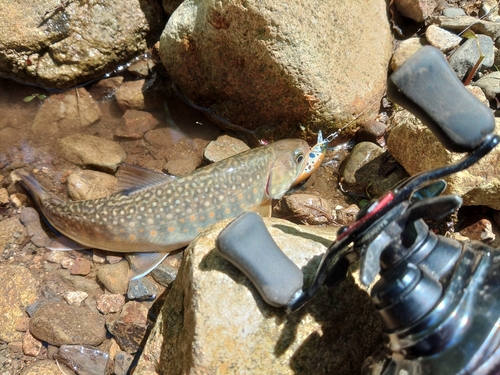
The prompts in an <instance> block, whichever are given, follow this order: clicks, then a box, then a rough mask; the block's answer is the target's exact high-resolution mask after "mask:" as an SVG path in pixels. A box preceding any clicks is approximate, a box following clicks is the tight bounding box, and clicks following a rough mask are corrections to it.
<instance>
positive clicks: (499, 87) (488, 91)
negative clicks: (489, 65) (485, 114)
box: [474, 71, 500, 100]
mask: <svg viewBox="0 0 500 375" xmlns="http://www.w3.org/2000/svg"><path fill="white" fill-rule="evenodd" d="M474 84H475V85H476V86H478V87H480V88H481V90H483V92H484V95H486V98H487V99H488V100H493V99H495V98H496V96H497V95H498V94H500V72H498V71H497V72H491V73H489V74H486V75H485V76H484V77H481V78H480V79H478V80H477V81H476V82H475V83H474Z"/></svg>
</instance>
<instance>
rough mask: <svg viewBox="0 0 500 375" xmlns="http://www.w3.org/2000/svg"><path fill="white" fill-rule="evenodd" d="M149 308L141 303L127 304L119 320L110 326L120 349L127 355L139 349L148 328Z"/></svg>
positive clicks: (131, 302) (132, 302)
mask: <svg viewBox="0 0 500 375" xmlns="http://www.w3.org/2000/svg"><path fill="white" fill-rule="evenodd" d="M147 322H148V308H147V307H146V306H144V305H142V304H141V303H139V302H135V301H130V302H127V303H126V304H125V305H124V306H123V308H122V312H121V313H120V316H119V317H118V319H116V320H115V321H114V322H112V323H110V324H108V329H109V331H110V332H111V333H112V334H113V335H114V336H115V339H116V341H117V342H118V344H119V345H120V347H121V348H122V349H123V350H124V351H126V352H127V353H131V354H133V353H135V352H136V351H137V350H138V349H139V345H140V344H141V342H142V340H143V339H144V336H145V335H146V331H147V327H148V324H147Z"/></svg>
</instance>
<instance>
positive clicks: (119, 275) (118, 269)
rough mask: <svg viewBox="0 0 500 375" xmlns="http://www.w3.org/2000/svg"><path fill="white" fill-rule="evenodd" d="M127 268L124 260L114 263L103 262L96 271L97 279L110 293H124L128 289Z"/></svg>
mask: <svg viewBox="0 0 500 375" xmlns="http://www.w3.org/2000/svg"><path fill="white" fill-rule="evenodd" d="M128 270H129V267H128V262H127V261H126V260H121V261H120V262H118V263H115V264H105V265H104V266H102V267H100V268H99V270H98V271H97V279H98V280H99V281H100V282H101V283H102V284H103V285H104V287H105V288H106V289H107V290H109V291H110V292H111V293H115V294H125V293H127V289H128Z"/></svg>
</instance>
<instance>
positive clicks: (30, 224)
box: [19, 207, 50, 247]
mask: <svg viewBox="0 0 500 375" xmlns="http://www.w3.org/2000/svg"><path fill="white" fill-rule="evenodd" d="M19 219H20V220H21V222H22V223H23V224H24V226H25V227H26V231H27V232H28V236H31V242H33V244H34V245H35V246H38V247H45V246H47V245H48V244H49V243H50V238H49V236H47V233H45V231H44V230H43V229H42V225H41V223H40V215H39V214H38V211H37V210H35V209H34V208H33V207H24V208H23V210H22V211H21V217H20V218H19Z"/></svg>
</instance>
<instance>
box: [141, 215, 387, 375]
mask: <svg viewBox="0 0 500 375" xmlns="http://www.w3.org/2000/svg"><path fill="white" fill-rule="evenodd" d="M228 222H229V221H222V222H219V223H217V224H216V225H214V226H212V227H210V228H208V229H207V230H205V231H204V232H203V233H201V234H200V235H199V236H198V237H197V239H196V240H195V241H193V242H192V243H191V245H190V246H189V247H188V249H187V250H186V252H185V258H184V261H183V263H182V265H181V268H180V270H179V275H178V277H177V279H176V280H175V282H174V284H173V287H172V289H171V290H170V292H169V294H168V296H167V299H166V301H165V303H164V305H163V307H162V310H161V313H160V316H159V317H158V320H157V322H156V324H155V327H154V328H153V330H152V332H151V334H150V336H149V339H148V342H147V344H146V346H145V348H144V351H143V353H142V355H141V357H140V359H139V362H138V364H137V368H136V370H135V373H137V374H148V375H149V374H151V375H152V374H189V373H191V374H196V373H234V374H269V373H273V374H283V375H284V374H316V375H320V374H359V373H360V371H361V365H362V362H363V360H364V359H365V358H366V357H367V356H368V355H370V353H371V351H372V350H373V348H374V345H375V343H376V342H377V340H378V337H379V333H380V331H381V327H380V320H379V318H378V316H377V315H376V312H375V309H374V308H373V306H372V304H371V300H370V298H369V296H368V295H367V293H366V292H365V291H364V290H361V289H360V287H359V286H358V285H357V284H356V283H355V282H354V280H353V278H352V277H351V276H349V277H348V278H347V279H346V280H345V281H344V282H342V283H340V284H339V285H338V286H337V287H336V288H334V289H333V290H330V291H328V290H326V289H321V290H320V291H319V292H318V293H317V294H316V295H315V297H314V299H313V300H312V301H311V302H310V303H309V304H308V305H306V306H304V307H303V308H302V309H301V310H299V311H298V312H297V313H293V314H289V315H286V314H285V313H284V311H282V310H280V309H276V308H272V307H270V306H268V305H266V304H265V303H264V302H263V300H262V299H261V297H260V295H259V294H258V292H257V291H256V289H255V288H254V287H253V285H252V284H251V283H250V281H249V280H248V279H247V278H246V277H245V276H244V275H243V274H242V273H241V272H240V271H238V270H237V269H236V268H235V267H233V266H232V265H230V264H229V263H228V262H227V261H226V260H224V259H223V258H222V257H220V256H219V255H218V254H217V252H216V249H215V240H216V238H217V236H218V234H219V232H220V231H221V230H222V228H224V227H225V226H226V225H227V224H228ZM265 222H266V223H267V225H268V228H269V230H270V233H271V235H272V237H273V238H274V240H275V241H276V243H277V244H278V246H279V247H280V248H281V249H282V250H283V252H284V253H285V254H286V255H287V256H289V257H290V258H291V259H292V261H293V262H294V263H296V264H297V265H298V266H299V267H301V268H302V271H303V272H304V273H305V278H306V283H307V280H310V278H311V277H312V275H313V274H314V272H315V270H316V268H317V266H318V264H319V261H320V258H321V257H320V256H321V255H322V254H323V253H324V251H325V250H326V247H327V246H329V245H330V244H331V242H332V240H333V239H334V238H335V233H336V228H316V227H307V226H299V225H295V224H292V223H290V222H288V221H284V220H280V219H274V218H272V219H265Z"/></svg>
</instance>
